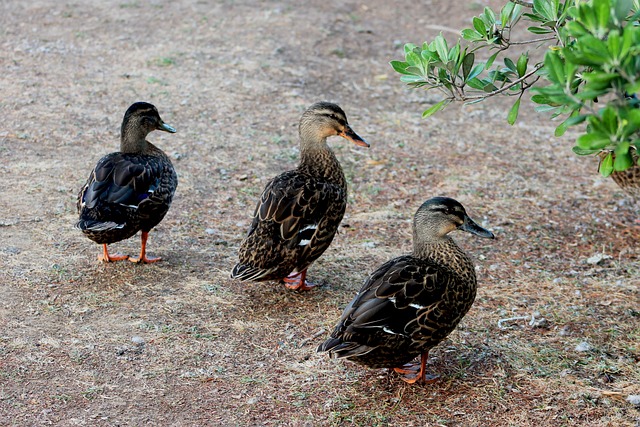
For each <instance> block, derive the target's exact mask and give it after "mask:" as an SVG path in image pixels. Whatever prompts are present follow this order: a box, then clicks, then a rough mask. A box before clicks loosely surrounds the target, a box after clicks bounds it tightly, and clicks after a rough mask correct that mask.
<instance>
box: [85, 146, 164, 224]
mask: <svg viewBox="0 0 640 427" xmlns="http://www.w3.org/2000/svg"><path fill="white" fill-rule="evenodd" d="M158 166H159V165H157V164H156V163H155V162H153V161H149V159H147V158H146V157H143V156H131V155H127V154H124V153H111V154H109V155H107V156H105V157H103V158H102V159H100V160H99V161H98V164H97V165H96V167H95V168H94V169H93V170H92V171H91V174H90V175H89V179H88V180H87V182H86V184H85V185H84V187H83V188H82V190H81V191H80V194H79V196H78V211H79V213H80V219H81V221H80V222H82V221H83V220H85V221H86V224H85V225H86V226H89V225H88V224H89V222H92V223H93V225H92V227H93V228H96V227H105V226H108V225H109V224H124V222H126V220H127V217H128V216H129V215H131V210H134V211H138V210H139V209H140V208H141V206H142V205H143V204H144V202H145V201H151V200H152V199H153V197H152V196H153V195H154V193H155V192H156V191H157V190H158V188H159V186H160V185H161V182H162V176H161V173H160V168H159V167H158ZM142 210H144V209H142ZM101 223H102V225H100V224H101ZM79 226H80V223H79Z"/></svg>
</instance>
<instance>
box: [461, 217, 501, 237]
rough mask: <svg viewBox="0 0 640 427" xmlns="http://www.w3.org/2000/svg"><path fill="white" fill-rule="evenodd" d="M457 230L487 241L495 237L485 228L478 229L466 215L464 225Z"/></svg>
mask: <svg viewBox="0 0 640 427" xmlns="http://www.w3.org/2000/svg"><path fill="white" fill-rule="evenodd" d="M458 228H459V229H460V230H463V231H466V232H468V233H471V234H475V235H476V236H480V237H486V238H487V239H495V238H496V236H494V235H493V233H492V232H490V231H489V230H487V229H486V228H482V227H480V226H479V225H478V224H476V223H475V222H474V221H473V220H472V219H471V218H469V217H468V216H466V215H465V217H464V224H462V225H461V226H460V227H458Z"/></svg>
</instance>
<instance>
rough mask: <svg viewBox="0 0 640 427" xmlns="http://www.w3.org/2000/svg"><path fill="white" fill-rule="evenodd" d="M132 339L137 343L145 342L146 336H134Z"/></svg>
mask: <svg viewBox="0 0 640 427" xmlns="http://www.w3.org/2000/svg"><path fill="white" fill-rule="evenodd" d="M131 341H132V342H133V343H134V344H136V345H141V344H144V338H142V337H138V336H135V337H132V338H131Z"/></svg>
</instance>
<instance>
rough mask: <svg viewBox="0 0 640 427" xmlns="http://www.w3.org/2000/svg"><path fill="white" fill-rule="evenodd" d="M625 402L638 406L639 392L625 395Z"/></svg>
mask: <svg viewBox="0 0 640 427" xmlns="http://www.w3.org/2000/svg"><path fill="white" fill-rule="evenodd" d="M627 402H629V403H631V404H632V405H635V406H640V394H630V395H629V396H628V397H627Z"/></svg>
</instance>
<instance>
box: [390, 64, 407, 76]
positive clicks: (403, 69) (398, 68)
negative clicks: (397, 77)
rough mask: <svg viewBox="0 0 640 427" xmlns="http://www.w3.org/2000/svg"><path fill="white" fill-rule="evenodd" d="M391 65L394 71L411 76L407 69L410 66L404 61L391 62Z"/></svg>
mask: <svg viewBox="0 0 640 427" xmlns="http://www.w3.org/2000/svg"><path fill="white" fill-rule="evenodd" d="M389 64H390V65H391V67H393V69H394V70H395V71H396V72H398V73H400V74H409V73H407V67H408V66H409V64H407V63H406V62H404V61H391V62H389Z"/></svg>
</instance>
